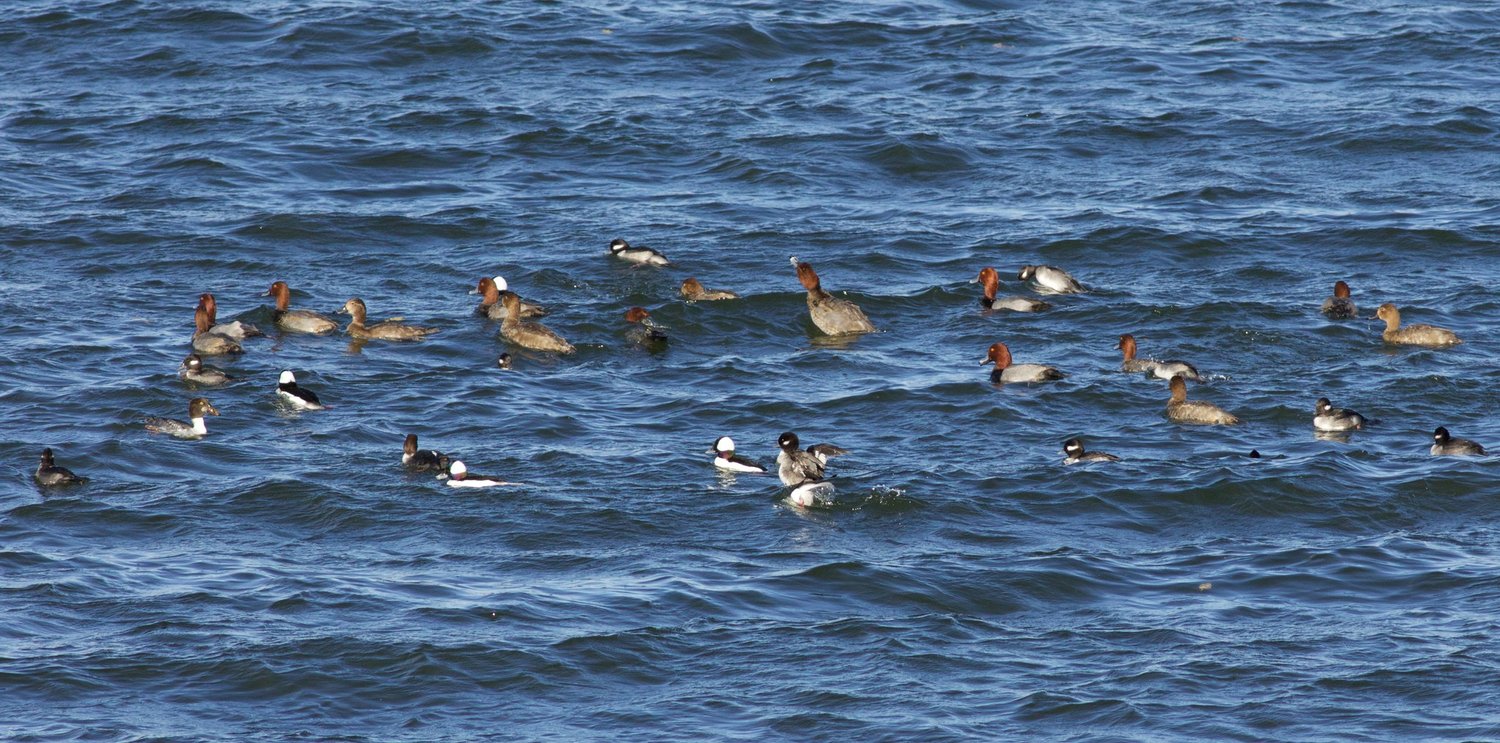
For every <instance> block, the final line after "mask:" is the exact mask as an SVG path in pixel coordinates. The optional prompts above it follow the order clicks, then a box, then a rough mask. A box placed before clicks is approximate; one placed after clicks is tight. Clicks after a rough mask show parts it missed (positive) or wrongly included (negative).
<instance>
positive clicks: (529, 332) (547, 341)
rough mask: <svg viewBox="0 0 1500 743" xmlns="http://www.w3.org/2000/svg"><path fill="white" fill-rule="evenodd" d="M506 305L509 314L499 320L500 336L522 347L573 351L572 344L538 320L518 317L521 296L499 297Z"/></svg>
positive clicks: (565, 351)
mask: <svg viewBox="0 0 1500 743" xmlns="http://www.w3.org/2000/svg"><path fill="white" fill-rule="evenodd" d="M500 301H501V302H504V303H505V304H506V305H507V311H508V313H509V314H507V315H506V316H505V319H504V320H502V321H501V322H500V337H501V338H504V339H505V340H507V341H510V342H511V343H514V344H516V345H518V346H521V347H522V348H530V349H533V350H537V351H552V352H554V353H573V344H571V343H569V342H567V341H565V340H563V338H562V336H560V335H558V334H557V333H554V332H552V331H551V330H549V329H548V328H547V326H545V325H543V324H541V323H539V322H530V321H526V320H520V319H518V315H520V314H521V298H520V297H518V296H516V295H515V294H510V295H507V296H504V297H501V298H500Z"/></svg>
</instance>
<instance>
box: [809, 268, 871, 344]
mask: <svg viewBox="0 0 1500 743" xmlns="http://www.w3.org/2000/svg"><path fill="white" fill-rule="evenodd" d="M792 265H793V266H796V267H797V280H798V281H799V282H801V283H802V288H803V289H806V290H807V314H808V316H809V317H811V318H812V323H813V325H815V326H817V328H818V330H821V331H823V332H824V333H826V334H828V335H853V334H855V333H873V332H875V324H874V323H872V322H870V318H868V317H865V312H864V310H861V309H860V308H859V305H857V304H855V303H853V302H850V301H849V300H847V299H839V298H838V297H835V296H833V295H832V294H829V293H828V292H826V291H824V290H823V282H822V281H821V280H820V279H818V272H817V271H814V270H813V267H812V264H809V263H803V262H801V261H799V260H797V256H795V255H794V256H792Z"/></svg>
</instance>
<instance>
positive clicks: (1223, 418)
mask: <svg viewBox="0 0 1500 743" xmlns="http://www.w3.org/2000/svg"><path fill="white" fill-rule="evenodd" d="M1171 388H1172V399H1171V400H1170V401H1169V402H1168V403H1167V419H1168V420H1171V421H1173V422H1175V423H1201V424H1205V425H1213V426H1232V425H1234V424H1236V423H1239V422H1240V419H1239V418H1236V417H1235V416H1234V415H1232V414H1230V413H1228V412H1225V411H1224V410H1223V409H1221V408H1220V407H1219V406H1217V405H1214V404H1213V403H1207V402H1199V401H1197V400H1189V399H1187V382H1186V381H1184V380H1183V378H1182V377H1181V376H1180V375H1179V376H1176V377H1172V382H1171Z"/></svg>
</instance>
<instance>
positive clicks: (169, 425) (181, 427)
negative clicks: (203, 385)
mask: <svg viewBox="0 0 1500 743" xmlns="http://www.w3.org/2000/svg"><path fill="white" fill-rule="evenodd" d="M218 414H219V411H218V409H217V408H215V407H214V406H213V405H212V404H210V403H209V402H208V400H207V399H205V398H202V397H195V398H193V399H192V400H190V401H188V418H189V419H190V420H192V423H183V422H182V421H179V420H172V419H171V418H147V419H146V430H147V431H150V432H152V433H165V434H167V435H169V436H176V437H177V438H179V439H201V438H203V437H204V436H206V435H208V427H207V426H205V425H203V416H205V415H218Z"/></svg>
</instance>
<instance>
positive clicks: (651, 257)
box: [609, 237, 672, 266]
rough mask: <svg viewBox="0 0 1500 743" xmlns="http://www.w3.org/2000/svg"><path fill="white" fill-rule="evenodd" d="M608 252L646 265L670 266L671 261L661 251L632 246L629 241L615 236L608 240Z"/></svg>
mask: <svg viewBox="0 0 1500 743" xmlns="http://www.w3.org/2000/svg"><path fill="white" fill-rule="evenodd" d="M609 252H610V254H611V255H613V256H614V257H616V258H619V259H622V260H626V261H630V262H631V263H640V264H642V265H646V266H670V265H672V264H671V262H669V261H668V260H667V257H666V256H664V255H662V254H661V253H658V252H656V251H655V250H652V249H651V248H647V247H644V246H643V247H639V248H632V247H630V243H628V242H625V241H624V240H621V239H620V238H618V237H617V238H615V239H613V240H611V241H610V242H609Z"/></svg>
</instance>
